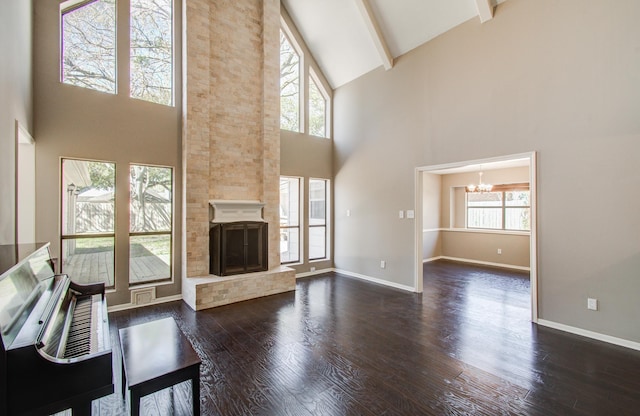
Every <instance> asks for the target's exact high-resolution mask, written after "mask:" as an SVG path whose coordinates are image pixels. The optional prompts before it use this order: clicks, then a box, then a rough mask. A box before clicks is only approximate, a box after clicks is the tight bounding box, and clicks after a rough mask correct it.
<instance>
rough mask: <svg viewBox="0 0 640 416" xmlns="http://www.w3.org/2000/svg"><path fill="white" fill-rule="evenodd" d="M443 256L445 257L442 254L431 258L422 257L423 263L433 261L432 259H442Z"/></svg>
mask: <svg viewBox="0 0 640 416" xmlns="http://www.w3.org/2000/svg"><path fill="white" fill-rule="evenodd" d="M442 258H444V257H442V256H436V257H431V258H429V259H422V263H430V262H432V261H436V260H440V259H442Z"/></svg>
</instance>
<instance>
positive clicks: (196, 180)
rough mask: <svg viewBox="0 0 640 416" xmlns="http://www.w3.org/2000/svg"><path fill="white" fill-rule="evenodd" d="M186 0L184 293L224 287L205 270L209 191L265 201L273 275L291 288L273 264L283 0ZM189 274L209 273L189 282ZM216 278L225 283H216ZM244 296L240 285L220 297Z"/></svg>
mask: <svg viewBox="0 0 640 416" xmlns="http://www.w3.org/2000/svg"><path fill="white" fill-rule="evenodd" d="M185 3H186V8H185V17H186V21H185V22H183V24H184V27H185V35H184V37H185V44H186V45H185V48H184V49H185V54H186V64H185V69H184V71H183V77H184V78H185V80H186V83H185V87H184V100H183V101H184V119H183V170H184V182H185V183H184V189H185V193H184V200H183V204H184V206H183V213H184V214H183V215H184V218H183V221H184V223H183V230H185V233H184V236H183V250H184V253H183V262H184V263H183V265H182V270H183V273H182V275H183V298H185V299H186V298H187V297H189V296H190V293H191V292H193V293H195V294H196V295H198V294H204V293H207V292H206V291H205V290H204V289H203V288H204V287H206V288H207V290H209V289H210V290H212V291H217V290H223V291H224V290H227V289H229V288H228V287H227V285H229V284H230V283H228V282H229V281H231V280H233V279H231V280H228V279H227V278H225V279H227V280H225V279H223V280H220V279H221V278H216V277H212V276H208V274H209V240H208V230H209V218H210V217H209V215H210V214H209V206H208V201H209V199H222V200H260V201H262V202H264V204H265V207H264V219H265V221H267V222H268V223H269V224H270V227H269V260H268V261H269V266H270V268H271V269H272V271H275V270H277V271H275V272H274V273H275V275H276V276H277V275H278V273H282V277H278V278H276V280H282V281H285V280H286V281H287V284H281V283H282V282H280V284H277V285H276V287H279V288H280V289H284V288H286V290H294V289H295V276H293V277H292V272H289V271H288V270H289V269H287V268H280V251H279V247H280V244H279V241H280V239H279V227H278V226H279V221H280V214H279V199H280V197H279V191H280V189H279V183H280V124H279V123H280V121H279V120H280V101H279V100H280V96H279V85H280V76H279V68H280V54H279V28H280V2H279V1H278V0H209V1H206V0H189V1H187V2H185ZM274 273H271V271H270V273H269V275H270V276H271V275H272V274H274ZM195 278H198V279H201V278H208V279H211V282H210V284H203V283H202V282H199V283H197V284H196V280H194V279H195ZM234 278H235V279H237V280H242V281H243V282H244V281H245V280H244V278H242V277H234ZM273 278H274V277H273V276H271V277H270V279H273ZM292 279H293V280H292ZM221 282H223V283H221ZM292 282H293V284H292ZM216 284H222V288H221V289H214V288H213V287H214V285H216ZM252 285H254V283H252ZM232 287H234V288H236V289H235V290H239V291H240V292H242V291H245V290H246V291H247V293H252V294H253V295H252V297H256V296H254V295H257V294H258V293H259V292H260V290H263V292H262V294H261V295H260V296H264V295H266V294H272V293H271V292H272V291H273V290H280V289H274V288H271V287H268V288H267V287H265V286H264V285H263V284H261V283H255V288H256V289H255V290H254V288H253V286H251V288H249V287H248V286H247V287H245V286H243V285H235V286H234V285H232ZM281 291H284V290H281ZM216 293H217V292H216ZM275 293H278V292H275ZM227 295H228V293H227ZM244 297H245V294H243V293H237V294H234V295H233V296H231V295H228V296H227V298H232V299H242V300H244ZM194 299H196V298H194ZM197 303H198V302H197V300H194V305H195V304H197ZM205 303H206V304H207V305H210V304H213V303H216V302H209V301H207V302H205ZM226 303H229V302H226Z"/></svg>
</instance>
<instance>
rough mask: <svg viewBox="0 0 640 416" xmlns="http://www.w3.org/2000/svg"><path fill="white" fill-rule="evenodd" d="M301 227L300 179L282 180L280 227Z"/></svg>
mask: <svg viewBox="0 0 640 416" xmlns="http://www.w3.org/2000/svg"><path fill="white" fill-rule="evenodd" d="M298 225H300V178H280V226H298Z"/></svg>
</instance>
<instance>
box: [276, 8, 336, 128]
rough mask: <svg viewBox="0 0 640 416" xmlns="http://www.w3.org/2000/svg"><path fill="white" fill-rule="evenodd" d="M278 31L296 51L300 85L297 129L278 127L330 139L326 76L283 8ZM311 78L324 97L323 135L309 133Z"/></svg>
mask: <svg viewBox="0 0 640 416" xmlns="http://www.w3.org/2000/svg"><path fill="white" fill-rule="evenodd" d="M280 31H281V32H282V33H284V34H285V36H286V37H287V40H289V42H290V43H291V45H292V47H293V48H294V49H295V51H296V52H297V53H298V56H299V57H300V68H299V72H300V86H299V99H300V100H299V102H300V104H299V112H298V113H299V121H298V125H299V127H298V130H289V129H285V128H282V125H281V127H280V129H281V130H283V131H288V132H293V133H300V134H304V135H307V136H309V137H310V138H323V139H331V137H332V133H333V128H332V122H333V121H332V118H331V114H332V100H333V91H332V90H331V87H330V85H329V83H328V82H327V81H326V77H325V76H324V74H322V70H321V69H320V67H319V66H318V65H317V63H316V62H315V60H314V58H313V56H311V54H310V52H309V51H308V48H306V46H305V45H304V41H303V40H302V37H301V36H300V34H299V32H298V30H297V28H296V27H295V24H294V23H293V21H291V18H290V17H289V15H288V14H287V13H286V11H285V10H284V9H283V10H282V13H281V14H280ZM311 79H312V80H313V81H314V82H315V84H316V86H317V88H318V90H319V91H320V94H321V95H322V96H323V97H324V99H325V109H324V119H325V120H324V125H325V127H324V130H325V132H324V136H317V135H313V134H311V133H310V128H309V127H310V122H309V114H310V113H311V111H310V109H309V101H310V99H309V98H310V97H309V96H310V94H309V86H310V84H311V82H309V81H310V80H311Z"/></svg>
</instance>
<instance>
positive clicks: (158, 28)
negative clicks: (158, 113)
mask: <svg viewBox="0 0 640 416" xmlns="http://www.w3.org/2000/svg"><path fill="white" fill-rule="evenodd" d="M130 17H131V25H130V28H131V40H130V42H131V44H130V50H131V58H130V59H131V67H130V71H131V72H130V81H131V86H130V88H131V90H130V94H131V97H133V98H139V99H142V100H146V101H151V102H154V103H158V104H164V105H172V104H173V4H172V0H131V16H130Z"/></svg>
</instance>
